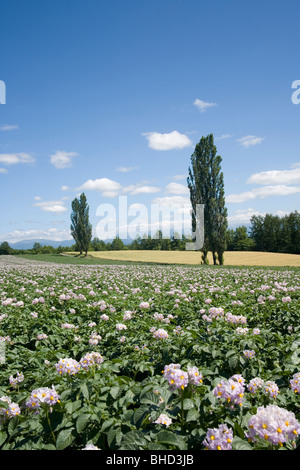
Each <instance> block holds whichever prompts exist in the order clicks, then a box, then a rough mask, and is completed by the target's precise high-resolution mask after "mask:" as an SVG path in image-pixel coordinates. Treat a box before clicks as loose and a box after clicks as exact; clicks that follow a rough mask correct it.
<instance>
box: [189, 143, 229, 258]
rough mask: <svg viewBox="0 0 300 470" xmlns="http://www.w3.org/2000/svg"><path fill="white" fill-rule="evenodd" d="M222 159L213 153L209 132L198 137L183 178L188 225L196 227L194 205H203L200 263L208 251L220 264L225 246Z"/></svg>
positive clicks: (225, 227)
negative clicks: (187, 198)
mask: <svg viewBox="0 0 300 470" xmlns="http://www.w3.org/2000/svg"><path fill="white" fill-rule="evenodd" d="M221 162H222V158H221V157H220V156H219V155H217V148H216V146H215V145H214V137H213V134H209V135H208V136H207V137H202V138H201V140H200V142H199V143H198V144H197V145H196V146H195V150H194V152H193V154H192V156H191V167H190V168H189V176H188V179H187V184H188V188H189V190H190V200H191V205H192V228H193V231H194V232H195V230H196V205H197V204H203V205H204V245H203V248H202V252H203V256H202V260H203V263H205V264H208V260H207V253H208V251H212V254H213V259H214V264H217V259H218V261H219V264H223V254H224V251H225V249H226V231H227V209H226V207H225V193H224V178H223V173H222V171H221Z"/></svg>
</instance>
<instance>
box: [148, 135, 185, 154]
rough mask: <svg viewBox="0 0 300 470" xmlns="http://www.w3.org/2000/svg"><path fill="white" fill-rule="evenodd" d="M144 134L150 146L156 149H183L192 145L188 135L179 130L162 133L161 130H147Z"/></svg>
mask: <svg viewBox="0 0 300 470" xmlns="http://www.w3.org/2000/svg"><path fill="white" fill-rule="evenodd" d="M142 135H144V136H146V138H147V140H148V143H149V147H150V148H152V149H154V150H175V149H183V148H185V147H189V146H190V145H192V142H191V141H190V139H189V138H188V136H187V135H185V134H181V133H180V132H178V131H172V132H169V133H166V134H161V133H159V132H145V133H143V134H142Z"/></svg>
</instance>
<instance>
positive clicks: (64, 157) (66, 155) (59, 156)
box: [50, 150, 78, 169]
mask: <svg viewBox="0 0 300 470" xmlns="http://www.w3.org/2000/svg"><path fill="white" fill-rule="evenodd" d="M76 156H78V154H77V153H76V152H65V151H64V150H57V151H56V152H55V153H54V154H53V155H51V156H50V162H51V163H52V165H53V166H55V168H59V169H63V168H69V167H70V166H72V158H73V157H76Z"/></svg>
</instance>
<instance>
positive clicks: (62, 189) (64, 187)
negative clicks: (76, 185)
mask: <svg viewBox="0 0 300 470" xmlns="http://www.w3.org/2000/svg"><path fill="white" fill-rule="evenodd" d="M60 189H61V191H68V190H69V189H70V188H69V186H66V185H63V186H62V187H61V188H60Z"/></svg>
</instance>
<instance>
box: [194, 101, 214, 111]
mask: <svg viewBox="0 0 300 470" xmlns="http://www.w3.org/2000/svg"><path fill="white" fill-rule="evenodd" d="M194 105H195V106H196V108H198V109H200V111H201V113H204V112H205V111H206V110H207V109H208V108H211V107H212V106H217V103H209V102H207V101H202V100H199V99H198V98H197V99H196V100H195V101H194Z"/></svg>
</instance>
